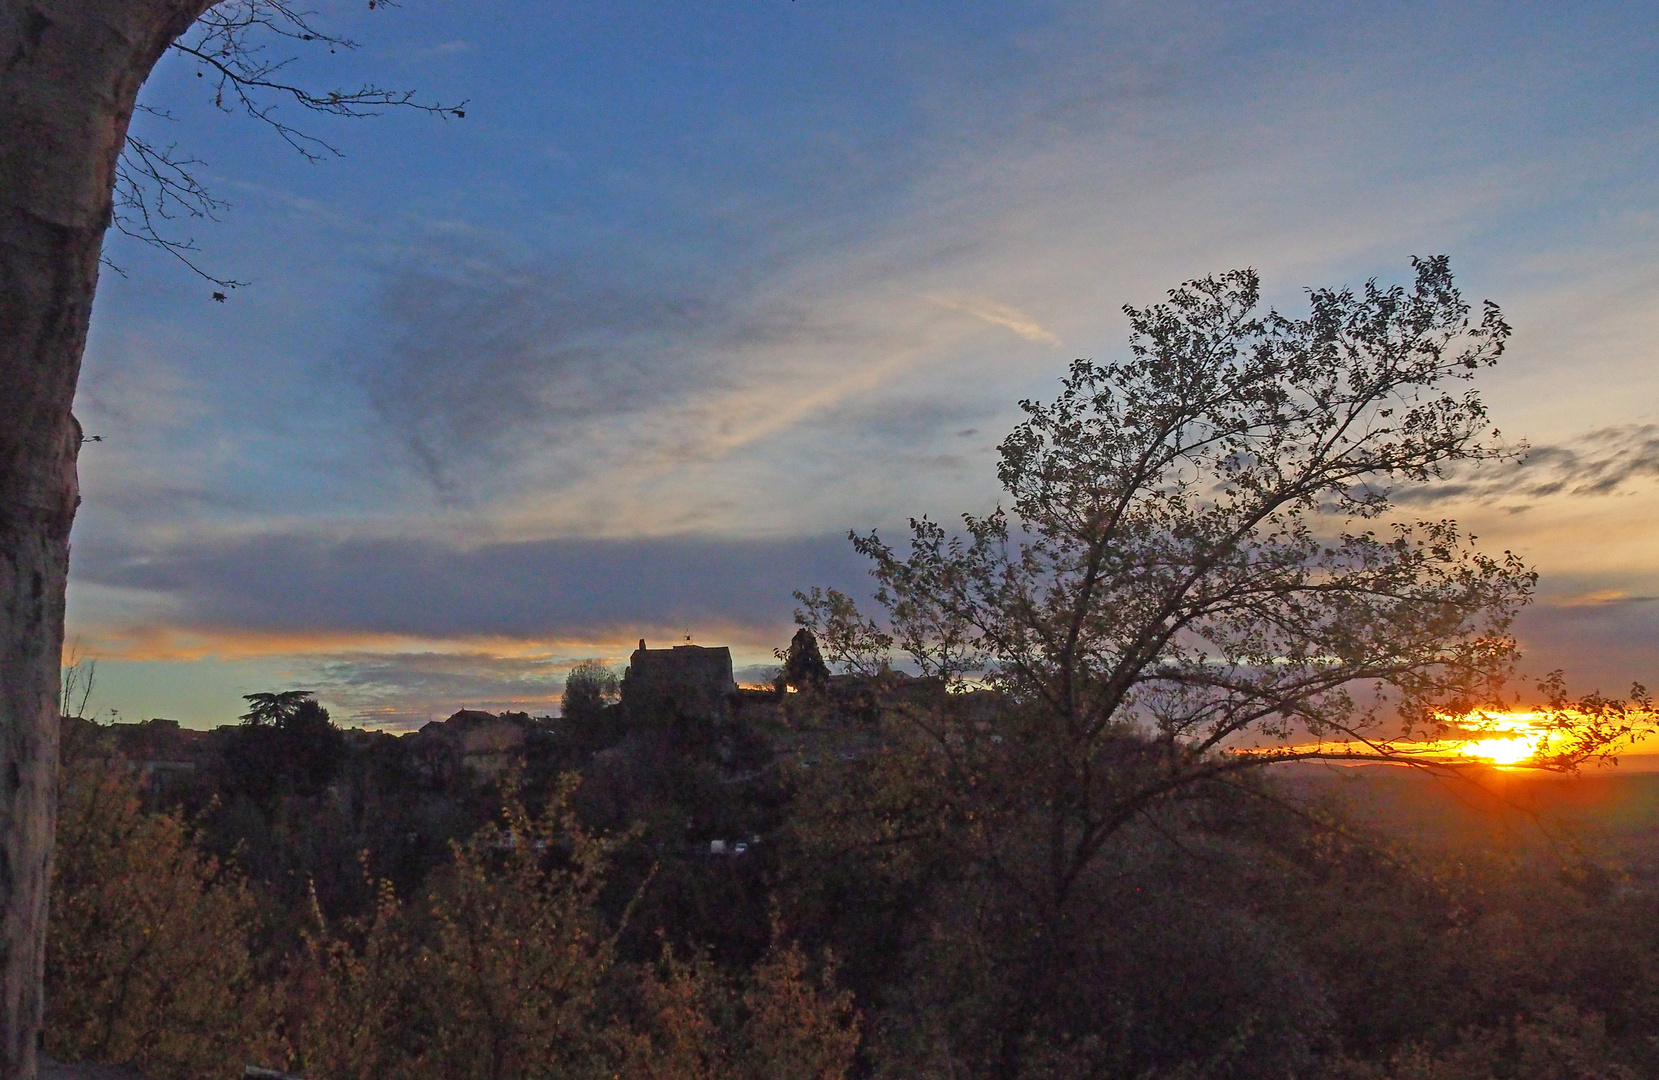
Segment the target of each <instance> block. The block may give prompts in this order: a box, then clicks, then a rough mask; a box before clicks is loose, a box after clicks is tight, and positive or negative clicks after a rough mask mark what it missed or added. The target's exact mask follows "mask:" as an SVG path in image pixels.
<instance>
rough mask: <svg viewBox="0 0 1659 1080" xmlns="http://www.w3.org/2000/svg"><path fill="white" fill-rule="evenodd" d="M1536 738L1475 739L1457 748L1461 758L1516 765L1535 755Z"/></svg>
mask: <svg viewBox="0 0 1659 1080" xmlns="http://www.w3.org/2000/svg"><path fill="white" fill-rule="evenodd" d="M1536 741H1537V740H1536V738H1533V739H1528V738H1524V737H1522V736H1518V735H1516V736H1510V737H1508V738H1502V739H1475V740H1474V741H1472V742H1466V743H1463V744H1462V745H1461V746H1459V747H1458V748H1457V755H1458V756H1459V757H1466V758H1474V759H1476V760H1480V761H1490V762H1491V763H1492V764H1494V765H1515V764H1519V763H1520V762H1523V761H1525V760H1526V759H1527V758H1529V757H1531V756H1532V755H1533V750H1534V744H1535V743H1536Z"/></svg>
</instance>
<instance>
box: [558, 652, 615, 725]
mask: <svg viewBox="0 0 1659 1080" xmlns="http://www.w3.org/2000/svg"><path fill="white" fill-rule="evenodd" d="M619 697H620V690H619V687H618V684H617V679H616V672H614V671H612V670H611V669H610V668H608V667H606V666H605V663H604V661H602V660H583V661H582V662H581V663H579V664H577V665H576V666H575V667H573V668H571V669H570V674H568V675H566V676H565V689H564V694H563V696H562V697H561V698H560V699H559V714H560V715H561V716H565V717H569V718H571V719H576V720H592V719H595V718H596V717H598V715H599V714H600V712H601V711H602V710H603V709H604V708H605V706H607V705H614V704H615V703H616V701H617V699H618V698H619Z"/></svg>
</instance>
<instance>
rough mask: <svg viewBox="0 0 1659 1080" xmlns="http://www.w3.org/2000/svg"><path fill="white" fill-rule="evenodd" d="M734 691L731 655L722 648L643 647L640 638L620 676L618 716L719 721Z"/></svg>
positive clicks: (725, 714)
mask: <svg viewBox="0 0 1659 1080" xmlns="http://www.w3.org/2000/svg"><path fill="white" fill-rule="evenodd" d="M736 692H737V680H736V679H734V678H733V677H732V651H731V650H730V649H728V648H726V647H725V646H723V645H722V646H720V647H719V648H713V649H708V648H704V647H703V646H701V645H675V646H674V647H673V648H670V649H647V648H646V647H645V639H644V638H641V639H640V642H639V648H637V649H635V650H634V653H633V655H632V656H630V657H629V658H628V671H627V673H626V674H624V675H623V676H622V712H623V715H625V716H627V717H628V718H629V719H631V720H644V719H648V718H650V717H672V716H681V717H685V718H687V719H694V720H706V721H711V722H715V723H725V722H727V721H729V720H730V719H731V716H732V695H733V694H735V693H736Z"/></svg>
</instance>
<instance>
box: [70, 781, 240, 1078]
mask: <svg viewBox="0 0 1659 1080" xmlns="http://www.w3.org/2000/svg"><path fill="white" fill-rule="evenodd" d="M61 793H62V794H61V801H60V810H59V824H58V844H57V856H56V864H55V867H54V871H53V875H52V921H51V925H50V930H49V934H48V937H47V945H46V1000H47V1016H46V1032H45V1038H46V1049H47V1052H48V1053H50V1054H52V1056H54V1057H56V1058H58V1059H59V1060H62V1061H80V1060H83V1059H85V1060H93V1061H101V1062H108V1063H117V1064H124V1065H131V1066H133V1067H135V1068H137V1069H139V1070H140V1071H142V1072H143V1073H145V1074H146V1075H148V1076H151V1077H153V1078H155V1080H204V1078H211V1077H227V1078H228V1077H239V1076H241V1075H242V1068H243V1065H244V1064H245V1063H246V1062H247V1061H249V1060H252V1059H253V1058H255V1057H257V1056H259V1055H261V1054H262V1053H263V1052H265V1049H266V1047H265V1045H264V1044H265V1041H266V1039H265V1036H264V1034H263V1032H264V1031H265V1030H266V1029H267V1027H268V1024H267V1022H266V1020H267V1018H268V1015H269V1012H268V1008H267V1006H268V1005H269V1002H270V1000H271V997H270V993H269V989H268V988H266V987H262V986H260V985H258V984H257V983H256V981H255V978H254V965H253V963H252V959H251V957H250V953H249V947H248V942H249V940H250V934H251V931H252V930H253V927H254V921H255V910H254V902H253V899H252V897H251V896H250V894H249V892H248V889H247V887H246V885H245V883H244V882H243V881H242V879H241V878H240V877H238V876H236V875H235V874H233V873H230V872H228V871H227V870H226V869H225V868H223V867H221V866H220V865H219V864H218V863H217V862H215V861H214V860H213V859H212V858H209V857H208V856H206V855H205V854H203V853H202V852H201V851H200V850H199V849H198V848H197V847H196V844H195V841H194V837H193V836H192V834H191V830H190V828H189V826H188V825H187V824H186V822H185V821H184V820H183V819H182V818H181V817H179V816H178V815H177V814H171V813H160V814H151V813H145V812H144V810H143V808H142V800H141V789H140V786H139V783H138V778H137V776H136V775H135V773H134V772H133V771H132V770H131V769H130V768H127V767H125V766H121V765H111V764H110V763H107V762H98V761H82V762H71V763H69V764H67V765H66V766H65V768H64V773H63V778H62V786H61Z"/></svg>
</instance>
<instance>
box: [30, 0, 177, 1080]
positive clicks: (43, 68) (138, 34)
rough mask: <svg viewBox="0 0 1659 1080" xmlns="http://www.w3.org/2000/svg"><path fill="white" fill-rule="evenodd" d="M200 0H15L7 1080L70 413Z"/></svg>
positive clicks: (46, 764) (38, 827)
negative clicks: (118, 191) (169, 73)
mask: <svg viewBox="0 0 1659 1080" xmlns="http://www.w3.org/2000/svg"><path fill="white" fill-rule="evenodd" d="M206 6H207V5H206V4H204V3H201V2H199V0H35V2H23V0H0V1080H14V1078H22V1080H34V1077H35V1074H36V1065H35V1059H36V1047H37V1045H38V1042H39V1038H40V1026H41V1017H42V1012H43V1000H42V992H41V975H42V969H43V965H44V962H45V938H46V900H47V895H48V888H49V884H50V874H51V861H52V841H53V831H54V824H55V821H56V816H57V766H58V761H57V751H58V700H57V692H58V667H59V663H60V662H61V659H62V652H63V611H64V586H65V583H66V581H67V578H68V572H69V529H70V525H71V524H72V523H73V521H74V518H75V507H76V505H77V504H78V503H79V502H80V496H79V494H78V486H77V483H76V477H75V458H76V455H77V453H78V452H79V450H80V442H81V434H80V426H79V425H78V424H76V422H75V419H74V417H73V416H72V415H71V414H70V406H71V404H72V403H73V399H74V396H75V380H76V377H77V375H78V374H79V373H80V366H81V352H82V350H83V349H84V347H85V345H86V333H87V325H88V322H89V320H90V319H91V316H92V295H93V290H94V289H95V288H96V286H97V283H98V260H99V254H100V251H101V249H102V246H103V236H104V229H105V227H106V226H107V225H108V224H109V220H110V213H111V206H112V189H113V185H114V177H115V163H116V159H117V157H118V156H119V154H120V151H121V148H122V146H123V144H124V142H125V139H126V133H127V121H128V120H129V119H130V118H131V116H132V109H133V103H134V101H135V99H136V98H137V95H138V88H139V86H140V85H142V84H143V82H144V79H145V77H146V76H148V75H149V72H150V69H151V68H152V67H153V66H154V65H155V62H156V60H157V59H159V58H160V56H161V54H162V52H163V51H164V50H165V49H166V48H167V46H168V44H169V43H170V42H172V41H173V40H174V39H175V38H176V37H178V35H179V34H181V33H183V32H184V31H185V30H186V29H187V28H188V27H189V26H190V24H191V23H192V22H194V21H195V19H196V17H197V16H198V15H200V14H201V12H202V11H203V10H204V9H205V8H206Z"/></svg>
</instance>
